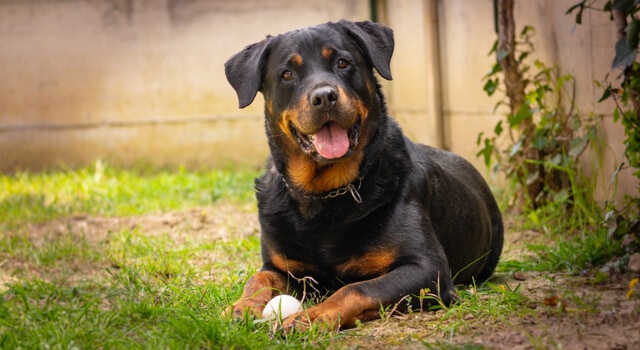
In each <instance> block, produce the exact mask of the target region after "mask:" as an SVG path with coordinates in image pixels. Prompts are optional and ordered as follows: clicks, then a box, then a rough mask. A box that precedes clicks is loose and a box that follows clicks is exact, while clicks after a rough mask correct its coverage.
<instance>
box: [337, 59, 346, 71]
mask: <svg viewBox="0 0 640 350" xmlns="http://www.w3.org/2000/svg"><path fill="white" fill-rule="evenodd" d="M347 67H349V62H348V61H347V60H345V59H344V58H341V59H339V60H338V68H340V69H345V68H347Z"/></svg>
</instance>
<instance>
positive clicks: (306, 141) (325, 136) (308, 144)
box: [289, 118, 361, 160]
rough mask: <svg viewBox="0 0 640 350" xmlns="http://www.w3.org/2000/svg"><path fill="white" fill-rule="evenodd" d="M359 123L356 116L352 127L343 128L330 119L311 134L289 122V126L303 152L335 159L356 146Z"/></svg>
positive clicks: (322, 157)
mask: <svg viewBox="0 0 640 350" xmlns="http://www.w3.org/2000/svg"><path fill="white" fill-rule="evenodd" d="M360 124H361V121H360V118H358V120H357V121H356V123H355V125H354V126H353V127H352V128H350V129H345V128H343V127H342V126H340V125H339V124H338V123H336V122H333V121H330V122H327V123H326V124H324V125H323V126H322V127H321V128H320V129H318V130H317V131H316V132H314V133H313V134H303V133H302V132H300V131H298V130H297V129H296V128H295V127H294V126H293V124H291V123H290V124H289V128H290V129H291V133H292V134H293V136H294V137H295V139H296V141H297V142H298V145H300V148H301V149H302V150H303V151H304V152H305V153H307V154H309V155H311V156H312V157H314V158H318V157H320V158H321V159H326V160H337V159H340V158H343V157H345V156H347V155H348V154H349V151H350V150H351V149H353V148H354V147H357V146H358V139H359V137H360V126H361V125H360Z"/></svg>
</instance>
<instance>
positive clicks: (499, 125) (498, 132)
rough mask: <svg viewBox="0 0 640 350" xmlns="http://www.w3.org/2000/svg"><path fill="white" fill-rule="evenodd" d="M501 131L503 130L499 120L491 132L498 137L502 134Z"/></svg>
mask: <svg viewBox="0 0 640 350" xmlns="http://www.w3.org/2000/svg"><path fill="white" fill-rule="evenodd" d="M502 130H503V128H502V120H501V121H499V122H498V124H496V127H495V128H494V129H493V132H494V133H495V134H496V135H498V136H500V134H502Z"/></svg>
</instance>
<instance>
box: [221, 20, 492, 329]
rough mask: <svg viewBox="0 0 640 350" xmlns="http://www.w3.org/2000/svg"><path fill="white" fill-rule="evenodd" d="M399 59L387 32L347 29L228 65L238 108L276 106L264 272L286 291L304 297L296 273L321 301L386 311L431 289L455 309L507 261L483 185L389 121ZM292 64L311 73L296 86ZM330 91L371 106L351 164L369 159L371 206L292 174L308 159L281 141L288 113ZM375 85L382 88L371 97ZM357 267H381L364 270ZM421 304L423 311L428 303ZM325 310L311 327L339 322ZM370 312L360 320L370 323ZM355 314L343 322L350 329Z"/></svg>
mask: <svg viewBox="0 0 640 350" xmlns="http://www.w3.org/2000/svg"><path fill="white" fill-rule="evenodd" d="M323 47H331V48H333V49H334V50H336V51H340V52H345V55H348V57H349V59H350V60H351V66H349V67H348V71H347V70H338V69H336V68H335V60H325V59H322V58H319V57H318V56H319V55H318V54H317V52H319V50H320V49H321V48H323ZM392 52H393V35H392V32H391V30H390V29H389V28H386V27H384V26H381V25H378V24H374V23H370V22H357V23H353V22H347V21H341V22H338V23H327V24H322V25H319V26H316V27H311V28H307V29H303V30H299V31H295V32H290V33H286V34H283V35H280V36H276V37H269V38H267V39H265V40H264V41H262V42H259V43H256V44H253V45H251V46H248V47H247V48H246V49H245V50H244V51H242V52H240V53H238V54H237V55H235V56H234V57H232V58H231V59H230V60H229V61H228V62H227V63H226V65H225V68H226V74H227V78H228V80H229V82H230V83H231V85H232V86H233V87H234V89H235V90H236V92H237V94H238V98H239V101H240V107H244V106H246V105H248V104H250V103H251V102H252V100H253V99H254V97H255V95H256V93H257V92H258V91H261V92H262V93H263V95H264V96H265V101H267V104H270V105H271V107H266V108H265V114H266V120H265V123H266V132H267V136H268V138H269V146H270V150H271V157H270V159H269V160H268V162H267V166H266V172H265V174H264V175H263V176H262V177H260V178H259V179H257V180H256V190H257V191H256V192H257V194H256V195H257V199H258V207H259V218H260V225H261V244H262V252H263V256H262V258H263V262H264V265H263V267H262V271H269V272H274V273H275V274H276V275H277V276H281V278H282V279H284V280H286V281H287V282H288V289H287V291H288V292H293V291H298V293H300V292H301V289H302V285H301V284H300V283H298V281H296V280H295V279H293V278H292V277H291V276H290V275H289V273H291V274H293V275H295V277H297V278H301V277H306V276H310V277H313V279H314V280H315V281H317V283H318V285H317V286H316V287H317V288H319V290H320V291H322V292H324V291H329V292H333V291H338V290H340V289H345V290H348V291H349V292H351V291H353V292H355V293H357V294H358V295H364V296H366V298H372V299H373V300H375V301H377V303H378V304H379V305H380V304H381V305H383V306H387V305H391V304H393V303H397V302H398V301H400V300H401V299H402V298H403V297H405V296H407V295H419V294H420V291H421V289H425V288H428V289H429V291H430V292H431V293H434V294H438V295H439V297H440V298H441V300H442V302H443V303H444V304H445V305H448V304H449V303H451V301H453V300H454V299H455V296H454V295H453V290H454V283H465V284H466V283H471V282H472V281H474V280H475V281H477V282H482V281H484V280H486V279H487V278H489V277H490V276H491V274H492V273H493V270H494V268H495V266H496V264H497V262H498V259H499V257H500V253H501V250H502V242H503V226H502V218H501V214H500V211H499V209H498V206H497V204H496V201H495V199H494V198H493V196H492V194H491V192H490V190H489V188H488V186H487V184H486V183H485V181H484V180H483V179H482V177H481V175H480V174H479V173H478V172H477V171H476V169H475V168H474V167H473V166H472V165H471V164H470V163H468V162H467V161H465V160H464V159H462V158H461V157H459V156H457V155H454V154H452V153H450V152H447V151H443V150H437V149H434V148H431V147H428V146H424V145H420V144H415V143H413V142H411V141H410V140H409V139H408V138H406V137H405V136H404V135H403V133H402V131H401V129H400V127H399V126H398V125H397V123H396V122H395V121H394V120H393V119H391V118H389V117H388V116H387V112H386V107H385V104H384V97H383V94H382V91H381V89H380V86H379V85H378V84H377V82H376V79H375V77H374V72H373V70H374V69H375V70H376V71H377V72H378V73H379V74H380V75H381V76H382V77H384V78H387V79H390V78H391V72H390V69H389V63H390V60H391V55H392ZM291 54H299V55H300V56H301V57H302V59H303V60H304V64H302V65H301V67H297V66H296V67H294V68H295V72H294V76H295V79H297V80H296V83H295V84H294V83H291V81H286V82H283V81H281V76H280V75H281V71H282V70H283V69H293V68H287V67H289V66H290V65H287V64H286V62H287V60H288V59H289V57H290V56H291ZM325 62H327V63H325ZM325 82H327V83H326V84H328V85H330V86H339V87H340V88H342V89H344V90H346V91H347V94H348V95H349V96H350V97H352V98H354V99H358V100H359V101H363V103H364V104H365V105H366V106H367V111H368V116H367V118H366V119H365V120H364V121H363V122H362V123H363V125H362V127H361V129H362V130H361V135H360V137H361V139H362V140H363V141H362V142H361V144H359V145H357V146H354V147H353V152H354V153H353V154H355V153H357V152H362V158H361V159H360V163H359V164H357V167H358V177H359V178H360V179H361V180H360V179H358V178H354V179H352V182H351V185H352V186H353V187H356V188H357V187H358V186H359V189H357V194H359V195H360V197H361V199H362V202H361V203H358V202H356V200H354V197H352V195H350V192H349V191H348V190H343V191H342V192H345V194H343V195H339V196H336V197H335V198H322V197H326V195H327V194H326V193H309V191H305V190H303V189H302V188H301V187H300V186H297V185H296V184H295V182H293V181H292V178H291V176H290V175H289V170H290V169H289V167H290V166H291V159H292V158H293V157H304V156H305V155H304V154H303V153H301V152H299V150H298V149H297V148H296V147H297V145H295V144H294V143H292V142H291V140H288V139H287V138H286V137H284V136H283V135H284V133H283V131H282V130H281V128H280V125H281V124H282V123H280V121H281V118H282V113H283V111H285V110H287V109H290V108H298V107H299V106H298V105H296V104H297V103H300V102H299V101H301V100H304V96H305V94H309V93H310V91H312V90H313V89H314V88H315V87H316V86H317V85H318V84H325ZM367 86H374V87H375V89H374V93H373V94H371V93H370V91H368V90H367ZM301 98H302V99H301ZM292 106H293V107H292ZM314 113H315V112H314ZM341 113H348V112H346V111H343V110H341V109H339V107H336V111H332V112H331V113H328V112H327V113H326V115H325V113H315V114H311V118H315V119H314V120H316V119H317V118H329V119H327V120H334V119H335V120H338V119H339V118H340V116H339V115H340V114H341ZM300 118H302V117H300ZM332 118H334V119H332ZM296 122H298V121H297V120H296ZM324 122H326V120H322V121H321V122H317V124H318V126H320V125H322V124H323V123H324ZM299 123H300V124H303V121H300V122H299ZM350 152H351V151H350ZM310 157H311V156H310ZM320 158H321V157H320ZM352 158H354V159H355V157H354V156H353V155H352V153H349V154H348V155H347V156H345V158H344V159H339V160H337V161H333V160H324V161H326V163H327V164H324V163H323V164H320V165H319V167H320V166H324V167H330V166H332V162H349V161H352V160H351V159H352ZM313 161H316V159H315V158H314V160H313ZM353 161H355V160H353ZM322 169H325V168H322ZM343 185H344V186H348V185H349V184H348V183H345V184H343ZM385 252H387V253H385ZM274 254H276V255H279V256H283V257H284V258H286V261H290V262H295V263H296V264H297V265H295V266H294V265H293V263H292V266H294V267H292V268H291V269H288V268H287V269H283V268H282V266H281V264H278V263H277V261H274ZM376 254H378V255H376ZM368 257H370V258H368ZM353 259H355V260H353ZM358 259H361V260H358ZM385 259H388V261H389V263H388V264H386V263H385V262H386V261H387V260H385ZM350 261H355V262H356V263H354V264H353V265H351V264H349V262H350ZM359 262H362V264H365V263H371V265H370V266H369V265H367V266H365V265H366V264H365V265H363V266H360V265H358V264H359ZM374 265H375V266H374ZM287 270H288V271H287ZM454 277H455V280H454ZM247 288H248V289H250V288H249V287H247ZM249 292H254V293H255V291H254V290H253V289H251V290H247V291H245V297H246V298H248V294H249ZM282 292H285V291H282ZM298 295H300V294H298ZM337 300H338V302H340V301H342V300H343V299H337ZM413 302H414V303H413V304H414V306H416V307H417V306H419V305H420V304H419V301H418V298H415V297H414V298H413ZM426 304H427V303H424V304H422V305H423V306H424V305H426ZM322 305H323V303H321V304H319V305H318V312H315V313H313V315H317V317H316V316H313V315H312V316H309V317H310V318H311V319H312V320H313V318H314V317H316V318H317V319H322V320H324V321H327V320H328V321H331V317H330V316H327V315H328V314H329V313H328V312H325V311H326V310H323V309H322ZM241 306H243V307H248V306H252V304H251V305H248V304H247V303H245V304H242V303H241V302H238V303H237V304H236V305H235V306H234V307H235V308H236V310H234V311H235V312H236V314H238V310H239V308H240V307H241ZM346 308H347V307H346V305H345V310H346ZM364 311H365V310H359V311H358V312H359V313H358V314H357V315H354V316H353V318H358V319H366V318H368V317H364V316H363V315H365V314H366V313H365V312H364ZM345 313H346V314H345V315H342V318H349V314H348V313H347V312H346V311H345ZM296 317H298V318H299V317H300V316H296ZM294 318H295V317H294ZM352 321H353V320H347V321H344V320H340V321H339V323H340V324H339V325H338V326H349V325H352Z"/></svg>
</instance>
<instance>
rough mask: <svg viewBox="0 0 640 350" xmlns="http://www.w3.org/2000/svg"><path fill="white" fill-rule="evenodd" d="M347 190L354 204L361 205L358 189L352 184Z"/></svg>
mask: <svg viewBox="0 0 640 350" xmlns="http://www.w3.org/2000/svg"><path fill="white" fill-rule="evenodd" d="M360 181H362V180H360ZM358 187H360V186H358ZM347 188H348V189H349V192H350V193H351V197H353V200H354V201H356V203H358V204H362V197H360V192H358V189H357V188H356V186H354V185H353V184H349V187H347Z"/></svg>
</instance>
